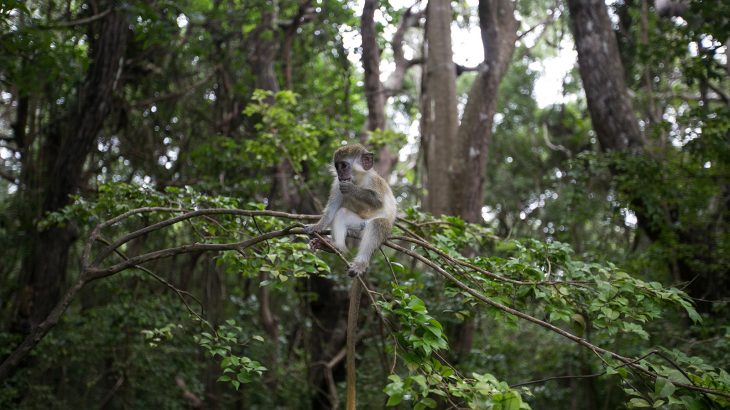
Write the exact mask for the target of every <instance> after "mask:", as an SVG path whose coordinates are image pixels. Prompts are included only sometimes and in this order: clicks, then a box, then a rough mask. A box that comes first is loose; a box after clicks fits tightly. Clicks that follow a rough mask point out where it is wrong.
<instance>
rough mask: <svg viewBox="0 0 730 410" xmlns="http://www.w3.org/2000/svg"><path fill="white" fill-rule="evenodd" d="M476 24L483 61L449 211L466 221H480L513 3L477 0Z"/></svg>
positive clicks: (461, 136)
mask: <svg viewBox="0 0 730 410" xmlns="http://www.w3.org/2000/svg"><path fill="white" fill-rule="evenodd" d="M479 26H480V28H481V33H482V45H483V47H484V62H483V64H482V66H481V67H480V70H479V74H478V75H477V78H476V79H475V81H474V85H473V86H472V88H471V90H470V92H469V100H468V102H467V104H466V107H465V108H464V116H463V118H462V120H461V126H460V127H459V132H458V138H457V140H458V144H459V145H458V146H459V149H458V151H457V154H456V157H455V158H454V160H453V163H452V164H453V166H454V168H455V170H456V172H454V173H453V176H452V177H453V181H452V182H451V186H452V196H451V200H452V210H453V213H454V214H456V215H459V216H461V217H462V218H464V219H465V220H466V221H468V222H475V223H478V222H480V221H481V220H482V204H483V203H484V201H483V196H484V180H485V179H486V172H487V169H486V167H487V154H488V149H489V144H490V142H491V140H492V125H493V124H494V114H495V111H496V109H497V95H498V90H499V84H500V83H501V81H502V78H503V76H504V74H505V72H506V71H507V67H508V66H509V63H510V61H511V59H512V54H513V52H514V49H515V41H516V40H517V27H518V26H519V24H518V22H517V20H516V19H515V17H514V6H513V5H512V2H511V1H510V0H480V1H479Z"/></svg>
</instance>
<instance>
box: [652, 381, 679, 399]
mask: <svg viewBox="0 0 730 410" xmlns="http://www.w3.org/2000/svg"><path fill="white" fill-rule="evenodd" d="M674 390H676V388H675V387H674V384H672V382H670V381H669V380H667V379H665V378H663V377H657V379H656V382H655V383H654V393H655V394H656V395H657V397H660V398H666V397H669V396H671V395H672V394H674Z"/></svg>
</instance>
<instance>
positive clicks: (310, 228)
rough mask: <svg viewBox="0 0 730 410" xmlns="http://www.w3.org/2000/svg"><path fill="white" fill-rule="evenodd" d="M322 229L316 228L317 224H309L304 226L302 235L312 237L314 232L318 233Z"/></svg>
mask: <svg viewBox="0 0 730 410" xmlns="http://www.w3.org/2000/svg"><path fill="white" fill-rule="evenodd" d="M321 230H322V229H321V228H320V227H319V226H318V224H310V225H304V233H306V234H307V235H314V233H315V232H319V231H321Z"/></svg>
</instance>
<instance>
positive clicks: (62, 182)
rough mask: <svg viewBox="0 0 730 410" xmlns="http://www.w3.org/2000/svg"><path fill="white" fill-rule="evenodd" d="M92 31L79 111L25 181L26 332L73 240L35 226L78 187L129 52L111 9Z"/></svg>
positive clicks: (51, 298) (69, 234)
mask: <svg viewBox="0 0 730 410" xmlns="http://www.w3.org/2000/svg"><path fill="white" fill-rule="evenodd" d="M90 27H91V29H92V33H90V35H89V38H90V39H91V47H90V51H89V52H90V59H91V65H90V66H89V71H88V72H87V75H86V80H85V82H84V84H83V86H82V87H81V89H80V91H79V96H78V103H77V105H76V107H77V109H76V110H75V112H74V113H73V114H72V115H71V116H70V120H68V121H65V122H60V121H59V122H58V123H56V124H52V125H51V126H49V132H48V135H47V136H46V138H45V140H44V142H43V145H42V147H41V153H40V161H39V164H38V168H37V171H38V172H37V173H35V172H34V173H29V174H28V175H27V179H26V180H25V181H24V182H25V184H24V185H25V186H24V188H25V191H26V192H25V193H24V195H26V198H27V199H28V200H30V202H29V203H31V204H39V206H38V207H37V208H35V209H34V210H31V211H29V214H28V217H27V219H26V221H25V225H26V229H27V230H28V243H29V247H30V252H29V253H28V255H27V256H26V257H25V259H24V260H23V272H24V274H23V276H22V278H21V281H22V286H23V291H22V292H19V294H21V295H26V297H23V298H22V299H21V300H19V301H18V304H19V305H20V306H19V309H18V316H17V317H16V319H17V320H16V323H18V324H19V326H21V328H22V329H23V330H25V331H27V330H28V329H29V328H32V327H35V326H37V325H38V324H39V323H40V322H41V321H42V320H43V319H44V318H45V317H46V316H48V314H49V313H50V311H51V309H52V308H53V307H54V306H55V305H56V303H57V302H58V300H59V297H60V292H61V288H62V286H63V283H64V279H65V276H66V265H67V262H68V253H69V248H70V246H71V243H72V241H73V239H74V232H73V230H72V229H71V228H69V227H51V228H47V229H39V228H38V226H37V223H38V221H39V220H40V219H41V218H43V217H44V216H45V215H46V214H47V213H48V212H53V211H56V210H59V209H61V208H63V207H64V206H66V205H67V204H68V203H69V202H70V201H69V195H71V194H73V193H74V192H76V190H77V189H78V188H79V186H80V184H81V183H82V180H81V179H82V178H81V176H82V170H83V166H84V162H85V161H86V157H87V156H88V154H89V152H90V151H91V148H92V146H93V143H94V141H95V140H96V138H97V136H98V134H99V132H100V131H101V129H102V126H103V125H104V121H105V120H106V118H107V117H108V115H109V113H110V112H111V107H112V97H113V94H114V91H115V90H116V89H117V88H118V87H119V78H120V77H121V72H122V68H123V58H124V55H125V52H126V48H127V36H128V23H127V16H126V14H124V13H123V12H122V11H116V10H115V11H112V12H111V13H109V14H107V15H106V16H105V17H104V18H103V19H101V20H99V21H98V22H97V23H95V24H93V25H91V26H90ZM30 157H31V156H28V157H27V158H28V161H30ZM26 164H27V163H26ZM26 164H24V166H25V165H26Z"/></svg>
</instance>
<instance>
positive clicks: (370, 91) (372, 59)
mask: <svg viewBox="0 0 730 410" xmlns="http://www.w3.org/2000/svg"><path fill="white" fill-rule="evenodd" d="M377 8H378V0H365V4H364V5H363V9H362V17H361V18H360V33H361V35H362V66H363V70H364V71H365V99H366V101H367V103H368V122H367V130H368V131H375V130H385V103H386V102H387V98H386V95H385V89H384V88H383V84H382V83H381V82H380V50H379V49H378V42H377V37H376V32H375V10H376V9H377ZM363 142H366V141H363ZM396 160H397V156H396V155H394V154H393V153H391V152H390V150H389V149H388V147H385V146H383V147H381V148H380V149H379V150H378V161H377V162H376V164H375V171H376V172H377V173H378V174H379V175H380V176H382V177H383V178H388V176H389V175H390V173H391V171H393V167H394V166H395V162H396Z"/></svg>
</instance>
